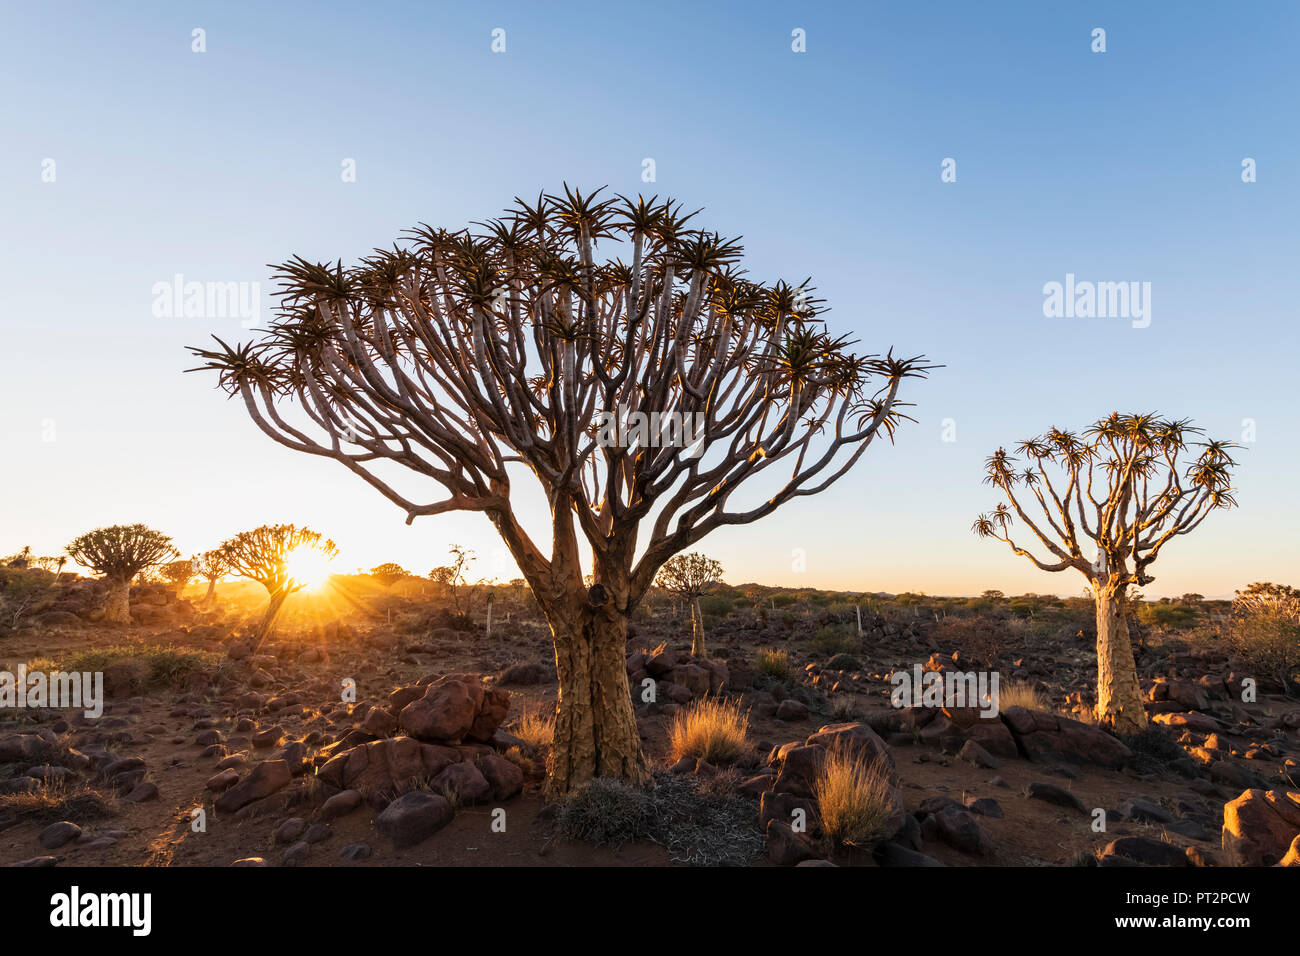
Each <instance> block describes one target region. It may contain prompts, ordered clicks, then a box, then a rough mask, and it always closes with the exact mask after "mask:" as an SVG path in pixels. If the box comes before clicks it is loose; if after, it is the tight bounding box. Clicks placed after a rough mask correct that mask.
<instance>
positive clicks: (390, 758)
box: [316, 737, 464, 796]
mask: <svg viewBox="0 0 1300 956" xmlns="http://www.w3.org/2000/svg"><path fill="white" fill-rule="evenodd" d="M463 759H464V754H463V753H462V752H461V751H459V750H456V749H455V748H453V747H439V746H437V745H435V744H426V743H424V742H422V741H419V740H416V739H415V738H413V737H391V738H389V739H386V740H374V741H371V742H370V743H365V744H361V745H359V746H356V747H352V748H351V749H349V750H345V751H343V752H342V753H340V754H337V755H336V756H334V757H331V758H330V759H329V760H328V761H326V762H325V763H324V764H323V765H322V766H321V767H320V769H318V770H317V771H316V776H317V778H318V779H320V780H322V781H324V782H325V783H327V784H329V785H330V786H332V787H336V788H338V789H339V790H360V791H361V792H362V793H365V794H367V795H372V796H373V795H380V796H382V795H388V796H391V795H392V794H396V793H402V792H403V791H406V790H410V789H412V788H413V787H416V786H420V785H422V784H423V783H425V782H426V781H428V780H432V779H433V778H434V777H436V776H437V775H438V774H440V773H442V772H443V771H444V770H446V769H447V768H448V767H450V766H451V765H452V764H454V763H458V762H460V761H461V760H463Z"/></svg>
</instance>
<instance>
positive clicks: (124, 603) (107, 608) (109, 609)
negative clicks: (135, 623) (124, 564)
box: [104, 578, 131, 624]
mask: <svg viewBox="0 0 1300 956" xmlns="http://www.w3.org/2000/svg"><path fill="white" fill-rule="evenodd" d="M104 620H105V621H107V622H108V623H110V624H130V623H131V579H130V578H127V579H126V580H125V581H113V580H110V581H109V582H108V603H107V604H105V605H104Z"/></svg>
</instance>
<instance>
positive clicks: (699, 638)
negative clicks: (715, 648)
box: [691, 598, 709, 657]
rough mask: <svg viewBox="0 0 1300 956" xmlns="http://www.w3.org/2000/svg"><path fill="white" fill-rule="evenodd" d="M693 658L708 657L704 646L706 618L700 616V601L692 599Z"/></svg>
mask: <svg viewBox="0 0 1300 956" xmlns="http://www.w3.org/2000/svg"><path fill="white" fill-rule="evenodd" d="M691 656H692V657H708V656H709V652H708V649H707V648H706V647H705V646H704V618H703V616H702V615H701V614H700V599H699V598H691Z"/></svg>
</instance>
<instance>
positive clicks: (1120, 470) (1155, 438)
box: [972, 412, 1236, 734]
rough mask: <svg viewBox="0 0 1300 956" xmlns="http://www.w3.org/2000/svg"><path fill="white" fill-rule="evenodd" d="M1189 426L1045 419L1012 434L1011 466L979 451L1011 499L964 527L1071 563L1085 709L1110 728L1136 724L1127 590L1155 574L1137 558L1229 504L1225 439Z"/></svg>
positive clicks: (1044, 563)
mask: <svg viewBox="0 0 1300 956" xmlns="http://www.w3.org/2000/svg"><path fill="white" fill-rule="evenodd" d="M1197 434H1200V429H1198V428H1194V427H1192V425H1191V424H1190V423H1189V422H1187V421H1170V420H1167V419H1162V418H1158V417H1157V416H1155V415H1147V414H1144V415H1121V414H1119V413H1118V412H1116V413H1113V414H1112V415H1111V416H1110V417H1109V418H1105V419H1102V420H1101V421H1098V422H1096V423H1095V424H1094V425H1092V427H1090V428H1089V429H1088V430H1087V431H1085V432H1084V433H1083V435H1082V436H1080V435H1076V434H1075V433H1073V432H1068V431H1063V430H1061V429H1059V428H1053V429H1051V430H1050V431H1049V432H1047V434H1045V435H1042V436H1039V437H1036V438H1030V439H1028V440H1026V441H1022V442H1020V444H1019V445H1018V446H1017V451H1018V452H1019V453H1020V455H1021V456H1022V457H1023V459H1024V462H1025V468H1024V469H1022V470H1017V467H1016V466H1017V461H1018V459H1017V458H1016V457H1015V456H1013V455H1010V454H1008V453H1007V451H1006V449H1004V448H999V449H998V450H997V452H996V453H995V454H993V455H991V456H990V457H989V458H988V459H987V461H986V462H985V465H986V468H987V472H988V474H987V476H986V478H985V479H984V480H985V483H986V484H991V485H992V486H993V487H995V488H997V489H998V490H999V491H1001V492H1002V493H1003V494H1005V495H1006V496H1007V500H1008V501H1009V502H1010V503H1011V505H1010V507H1009V508H1008V506H1007V505H1006V503H999V504H998V506H997V508H996V509H995V510H994V511H992V512H990V513H988V514H982V515H980V516H979V517H978V518H977V519H976V520H975V524H974V526H973V527H972V530H973V531H975V533H976V534H978V535H980V536H981V537H987V538H996V539H997V540H999V541H1003V542H1005V543H1006V544H1008V545H1009V546H1010V547H1011V550H1012V551H1014V552H1015V553H1016V554H1018V555H1020V556H1021V557H1024V558H1027V559H1028V560H1029V561H1031V562H1033V564H1034V565H1035V566H1036V567H1037V568H1039V569H1040V570H1043V571H1065V570H1067V569H1070V568H1073V569H1074V570H1076V571H1078V572H1079V573H1080V574H1082V575H1083V576H1084V577H1085V578H1086V579H1087V581H1088V586H1089V588H1090V589H1091V591H1092V594H1093V599H1094V601H1095V603H1096V610H1097V709H1096V714H1097V718H1098V720H1099V721H1101V722H1102V723H1105V724H1107V725H1109V726H1111V727H1112V728H1113V729H1114V730H1115V732H1116V733H1119V734H1132V733H1136V732H1138V731H1140V730H1142V729H1143V728H1145V727H1146V725H1147V718H1146V711H1145V710H1143V707H1142V695H1141V690H1140V688H1139V687H1138V678H1137V665H1136V662H1135V660H1134V657H1133V647H1132V644H1131V642H1130V640H1129V630H1128V615H1127V603H1128V595H1129V589H1130V588H1139V587H1143V586H1145V585H1147V584H1149V583H1151V582H1152V581H1154V580H1155V578H1153V577H1152V576H1151V574H1150V572H1149V568H1150V567H1151V565H1152V564H1153V563H1154V562H1155V560H1156V558H1157V557H1159V556H1160V554H1161V553H1162V551H1163V549H1164V547H1165V545H1167V544H1168V543H1169V542H1170V541H1172V540H1173V539H1174V538H1176V537H1179V536H1181V535H1185V534H1189V533H1191V532H1192V531H1194V530H1195V529H1196V528H1198V527H1200V524H1201V522H1202V521H1204V520H1205V519H1206V518H1207V517H1208V516H1209V515H1210V513H1211V512H1213V511H1216V510H1217V509H1219V508H1229V507H1231V506H1232V505H1234V504H1236V502H1235V500H1234V499H1233V496H1232V488H1231V477H1232V475H1231V472H1232V468H1233V467H1234V466H1235V465H1236V462H1235V461H1233V459H1232V457H1231V455H1230V454H1229V452H1230V450H1231V449H1233V448H1235V447H1236V446H1235V445H1234V444H1233V443H1232V442H1225V441H1205V442H1193V441H1191V438H1192V436H1194V435H1197ZM1017 518H1019V520H1020V521H1021V522H1022V523H1023V524H1024V525H1025V527H1027V528H1028V529H1029V531H1030V533H1032V535H1033V536H1034V538H1036V539H1037V541H1038V544H1039V545H1041V547H1042V549H1045V550H1039V552H1038V554H1037V555H1035V553H1034V552H1033V551H1031V550H1030V547H1026V546H1022V545H1021V544H1017V543H1016V541H1015V540H1013V539H1012V538H1011V534H1010V530H1011V525H1012V524H1013V523H1014V522H1015V520H1016V519H1017ZM1085 542H1087V543H1088V544H1089V545H1090V547H1089V551H1088V553H1085V551H1084V549H1083V544H1084V543H1085ZM1027 544H1029V545H1031V546H1032V542H1027Z"/></svg>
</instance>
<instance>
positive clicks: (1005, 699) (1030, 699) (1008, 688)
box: [998, 681, 1048, 710]
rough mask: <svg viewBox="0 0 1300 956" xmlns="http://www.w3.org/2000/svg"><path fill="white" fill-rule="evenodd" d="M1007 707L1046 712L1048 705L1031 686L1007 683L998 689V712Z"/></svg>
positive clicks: (1016, 682) (1018, 682)
mask: <svg viewBox="0 0 1300 956" xmlns="http://www.w3.org/2000/svg"><path fill="white" fill-rule="evenodd" d="M1008 707H1024V708H1026V709H1028V710H1047V709H1048V704H1047V700H1046V698H1044V697H1043V695H1042V694H1040V693H1039V692H1038V691H1037V690H1036V689H1035V688H1034V687H1033V685H1031V684H1025V683H1022V682H1020V681H1008V682H1007V683H1006V684H1003V685H1002V686H1000V687H999V688H998V710H1006V709H1007V708H1008Z"/></svg>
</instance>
